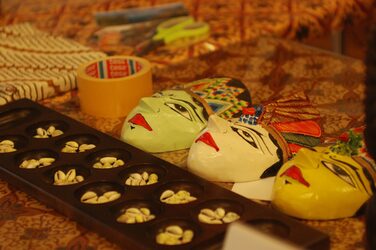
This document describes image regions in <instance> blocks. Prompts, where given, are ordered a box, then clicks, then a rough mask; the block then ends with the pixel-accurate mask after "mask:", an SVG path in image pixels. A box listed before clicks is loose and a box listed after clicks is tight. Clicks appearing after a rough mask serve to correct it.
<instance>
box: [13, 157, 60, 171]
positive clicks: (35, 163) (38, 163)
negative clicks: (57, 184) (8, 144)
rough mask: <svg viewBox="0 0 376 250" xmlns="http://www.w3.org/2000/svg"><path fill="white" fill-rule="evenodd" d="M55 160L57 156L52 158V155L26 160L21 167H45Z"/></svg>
mask: <svg viewBox="0 0 376 250" xmlns="http://www.w3.org/2000/svg"><path fill="white" fill-rule="evenodd" d="M54 161H55V158H52V157H44V158H40V159H29V160H24V161H23V162H22V163H21V165H20V168H28V169H33V168H43V167H47V166H49V165H51V164H52V163H53V162H54Z"/></svg>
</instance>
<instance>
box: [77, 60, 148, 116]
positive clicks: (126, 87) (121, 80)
mask: <svg viewBox="0 0 376 250" xmlns="http://www.w3.org/2000/svg"><path fill="white" fill-rule="evenodd" d="M77 84H78V95H79V99H80V105H81V109H82V111H83V112H85V113H88V114H90V115H94V116H100V117H109V118H114V117H123V116H126V115H127V114H128V113H129V112H130V111H131V109H132V108H134V107H135V106H136V105H137V103H138V101H139V99H140V98H141V97H144V96H150V95H152V94H153V84H152V75H151V66H150V63H149V62H148V61H147V60H145V59H143V58H139V57H134V56H111V57H105V58H103V59H100V60H98V59H97V60H94V61H91V62H88V63H86V64H83V65H80V66H79V67H78V72H77Z"/></svg>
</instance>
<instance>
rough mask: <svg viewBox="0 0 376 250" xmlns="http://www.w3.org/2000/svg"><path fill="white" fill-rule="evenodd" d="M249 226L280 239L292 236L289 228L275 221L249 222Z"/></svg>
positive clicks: (260, 220)
mask: <svg viewBox="0 0 376 250" xmlns="http://www.w3.org/2000/svg"><path fill="white" fill-rule="evenodd" d="M247 224H249V225H251V226H252V227H254V228H256V229H258V230H260V231H261V232H264V233H266V234H272V235H275V236H278V237H282V238H286V237H287V236H289V234H290V230H289V227H288V226H287V225H285V224H284V223H282V222H281V221H278V220H275V219H256V220H251V221H247Z"/></svg>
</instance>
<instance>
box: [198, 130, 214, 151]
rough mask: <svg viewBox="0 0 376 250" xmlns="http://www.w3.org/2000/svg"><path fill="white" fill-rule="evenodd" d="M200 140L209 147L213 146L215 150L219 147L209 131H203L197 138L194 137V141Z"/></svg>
mask: <svg viewBox="0 0 376 250" xmlns="http://www.w3.org/2000/svg"><path fill="white" fill-rule="evenodd" d="M198 141H202V142H203V143H205V144H207V145H209V146H210V147H212V148H214V149H215V150H216V151H217V152H218V151H219V147H218V146H217V144H216V143H215V141H214V139H213V137H212V136H211V134H210V133H209V132H205V133H203V134H202V135H201V136H200V137H199V138H197V139H196V141H195V142H198Z"/></svg>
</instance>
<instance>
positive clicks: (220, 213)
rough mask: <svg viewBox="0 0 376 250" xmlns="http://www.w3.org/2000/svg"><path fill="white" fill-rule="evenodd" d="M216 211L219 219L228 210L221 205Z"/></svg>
mask: <svg viewBox="0 0 376 250" xmlns="http://www.w3.org/2000/svg"><path fill="white" fill-rule="evenodd" d="M214 213H215V216H216V218H217V219H222V218H223V217H224V216H225V214H226V211H225V210H224V209H223V208H221V207H219V208H217V209H216V210H215V212H214Z"/></svg>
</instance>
